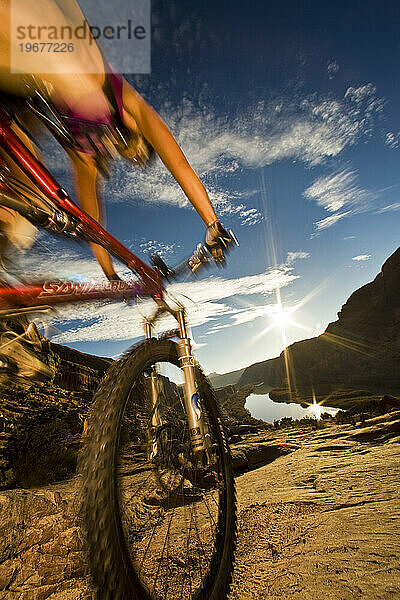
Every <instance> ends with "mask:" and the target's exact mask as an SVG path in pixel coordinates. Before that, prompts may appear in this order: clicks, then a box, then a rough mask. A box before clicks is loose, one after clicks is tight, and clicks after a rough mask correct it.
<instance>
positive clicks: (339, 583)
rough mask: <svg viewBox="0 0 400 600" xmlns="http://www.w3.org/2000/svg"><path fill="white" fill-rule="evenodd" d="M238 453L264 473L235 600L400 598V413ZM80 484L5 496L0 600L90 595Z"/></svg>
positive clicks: (243, 495)
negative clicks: (76, 495)
mask: <svg viewBox="0 0 400 600" xmlns="http://www.w3.org/2000/svg"><path fill="white" fill-rule="evenodd" d="M233 450H234V453H235V455H236V456H238V455H239V454H240V453H242V454H241V455H242V456H245V458H246V460H247V466H248V467H249V466H250V468H252V469H253V470H251V471H247V472H245V473H244V474H242V475H238V477H237V479H236V482H237V490H238V509H239V536H238V549H237V560H236V565H235V572H234V582H233V588H232V592H231V594H230V598H229V600H250V599H257V600H258V599H264V598H265V599H267V598H268V599H272V600H274V599H278V598H279V599H281V598H285V599H286V598H289V599H290V598H293V599H296V600H306V599H307V600H310V599H312V600H319V599H321V600H330V599H332V600H347V599H349V600H350V599H352V600H353V599H358V598H360V599H361V598H362V599H367V600H368V599H371V600H375V599H381V598H382V599H394V598H399V597H400V567H399V553H400V539H399V532H400V516H399V512H400V511H399V509H400V500H399V498H400V466H399V455H400V411H397V412H392V413H389V414H388V415H384V416H382V417H378V418H376V419H370V420H366V421H365V422H363V424H362V426H361V424H359V425H358V426H357V425H356V426H353V425H341V426H338V425H328V424H326V426H325V428H323V429H318V430H312V429H304V430H299V429H294V428H292V429H290V428H289V429H285V430H278V431H273V430H271V431H267V432H263V433H259V434H255V435H249V436H246V438H243V440H242V441H240V442H238V443H236V444H235V445H234V447H233ZM257 457H258V460H257ZM266 461H270V462H268V464H264V466H261V467H259V468H256V467H257V465H259V464H263V463H265V462H266ZM242 467H243V465H242ZM75 483H76V480H71V481H66V482H64V483H60V484H53V485H51V486H47V487H45V488H37V489H29V490H8V491H3V492H0V600H3V599H4V600H8V599H10V600H14V599H15V600H44V599H47V598H50V599H52V600H83V599H85V600H87V599H88V598H89V597H90V593H89V588H88V585H87V580H86V579H85V555H84V552H83V550H82V542H81V539H80V533H79V530H78V528H77V524H76V511H77V506H76V503H75V501H74V486H75Z"/></svg>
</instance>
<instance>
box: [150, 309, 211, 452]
mask: <svg viewBox="0 0 400 600" xmlns="http://www.w3.org/2000/svg"><path fill="white" fill-rule="evenodd" d="M157 304H158V308H157V310H156V312H155V313H154V315H153V316H152V317H150V318H149V319H146V321H145V336H146V338H147V339H150V338H151V337H152V326H153V324H154V323H155V322H156V320H157V319H158V318H159V317H160V316H162V315H163V314H165V313H169V314H171V315H172V316H173V317H174V318H175V319H176V321H177V322H178V331H176V330H175V331H172V332H167V334H166V335H165V338H168V337H172V336H176V335H178V336H179V342H178V344H177V346H178V359H179V366H180V368H181V369H182V371H183V376H184V398H183V405H184V409H185V412H186V415H187V420H188V426H189V432H190V441H191V446H192V450H193V453H194V454H197V455H202V456H204V454H206V455H207V454H208V450H209V448H210V442H211V438H210V433H209V430H208V426H207V423H206V421H205V419H204V416H203V410H202V402H201V398H200V394H199V389H198V386H197V383H196V375H195V362H194V358H193V355H192V345H191V341H190V338H189V337H188V333H187V327H186V322H185V312H184V309H183V307H179V308H178V309H177V310H174V309H172V308H170V307H169V306H168V305H167V304H166V302H165V301H164V300H162V299H160V300H158V301H157ZM149 379H150V385H151V398H152V407H153V413H152V425H153V427H157V426H160V425H162V415H161V414H160V410H159V397H158V394H159V389H158V386H157V380H158V375H157V370H156V366H154V367H153V368H152V371H151V372H150V378H149ZM155 415H157V416H156V417H155ZM157 419H160V420H159V421H157ZM156 423H157V424H156Z"/></svg>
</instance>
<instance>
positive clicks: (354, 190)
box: [303, 169, 381, 232]
mask: <svg viewBox="0 0 400 600" xmlns="http://www.w3.org/2000/svg"><path fill="white" fill-rule="evenodd" d="M303 195H304V197H305V198H307V199H308V200H311V201H313V202H315V203H316V204H317V206H320V207H321V208H323V209H324V210H326V211H327V212H328V213H333V214H332V215H330V216H328V217H325V218H324V219H321V220H319V221H317V222H316V223H315V229H316V231H317V232H319V231H321V230H322V229H327V228H328V227H331V226H332V225H334V224H335V223H337V222H338V221H339V220H340V219H343V218H344V217H348V216H350V215H353V214H356V213H361V212H365V211H367V210H370V209H371V208H372V207H374V205H375V203H376V201H377V199H378V198H379V197H380V196H381V192H380V191H377V192H376V191H370V190H366V189H364V188H363V187H361V186H360V185H359V183H358V177H357V173H356V172H355V171H350V170H349V169H344V170H342V171H338V172H336V173H333V174H330V175H326V176H323V177H319V178H318V179H316V180H315V181H314V182H313V184H312V185H311V186H310V187H308V188H307V189H306V190H305V192H304V194H303ZM343 209H344V210H343Z"/></svg>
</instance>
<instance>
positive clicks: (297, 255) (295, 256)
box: [286, 251, 310, 265]
mask: <svg viewBox="0 0 400 600" xmlns="http://www.w3.org/2000/svg"><path fill="white" fill-rule="evenodd" d="M305 258H310V253H309V252H302V251H299V252H288V253H287V257H286V264H287V265H292V264H293V263H294V262H296V260H304V259H305Z"/></svg>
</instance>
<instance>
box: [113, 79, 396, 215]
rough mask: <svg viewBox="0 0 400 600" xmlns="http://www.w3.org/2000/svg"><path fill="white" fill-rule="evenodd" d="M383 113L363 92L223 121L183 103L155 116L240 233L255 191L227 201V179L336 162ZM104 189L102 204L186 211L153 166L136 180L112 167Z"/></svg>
mask: <svg viewBox="0 0 400 600" xmlns="http://www.w3.org/2000/svg"><path fill="white" fill-rule="evenodd" d="M383 105H384V102H383V100H382V99H380V98H379V97H378V96H377V93H376V89H375V88H374V86H373V85H372V84H367V85H364V86H361V87H358V88H349V89H348V90H347V91H346V93H345V95H344V96H343V97H342V98H323V97H317V96H316V95H313V96H309V97H305V98H304V97H302V98H300V97H299V98H297V99H295V100H293V99H292V98H291V99H289V98H285V97H282V98H280V99H275V100H274V102H259V103H258V104H257V105H255V106H253V107H252V108H249V109H247V110H246V111H245V112H244V113H242V114H241V115H240V116H234V117H230V119H229V120H228V119H224V118H221V117H220V116H217V115H216V114H215V112H214V111H213V110H212V109H211V108H209V107H208V108H204V107H203V108H202V109H201V110H200V109H199V108H198V106H197V105H195V104H194V103H192V102H190V101H188V100H184V101H182V103H181V105H180V106H173V107H172V106H171V105H170V104H168V105H165V106H164V108H163V109H161V113H162V116H163V117H164V119H165V121H166V122H167V123H168V124H169V126H170V128H171V130H172V132H173V133H174V135H175V137H176V138H177V140H178V142H179V144H180V146H181V147H182V149H183V151H184V152H185V154H186V156H187V158H188V160H189V162H190V163H191V164H192V166H193V167H194V169H195V170H196V171H197V172H198V174H199V176H200V177H201V179H202V180H203V181H204V183H205V185H206V188H207V190H208V192H209V194H210V197H211V200H212V201H213V202H214V203H215V204H216V206H217V209H218V210H219V211H221V213H222V214H227V215H232V216H235V217H236V218H238V220H239V221H240V222H241V223H242V224H244V225H252V224H254V223H257V222H258V221H259V220H260V219H262V216H263V215H261V214H260V212H259V210H258V209H257V207H256V206H254V201H253V200H252V197H253V196H254V195H255V193H256V190H247V191H242V190H240V191H239V190H236V191H233V193H232V192H230V193H229V195H228V193H227V187H228V186H227V178H229V177H230V176H231V175H232V174H235V173H237V172H240V171H241V170H243V169H257V168H260V167H264V166H266V165H270V164H272V163H274V162H277V161H282V160H287V159H294V160H301V161H303V162H304V163H305V164H307V165H318V164H321V163H322V162H323V161H324V160H326V159H327V158H330V157H336V156H337V155H338V154H340V152H342V150H343V149H344V148H346V147H348V146H352V145H354V144H355V143H356V142H357V141H358V140H360V139H361V138H362V137H363V136H366V135H367V136H368V135H370V133H371V129H372V126H373V123H374V119H375V117H376V115H378V114H379V113H380V112H381V111H382V108H383ZM110 187H111V193H110V194H108V196H109V197H112V198H114V200H115V201H118V200H122V199H123V200H124V201H125V200H128V201H132V202H142V201H146V202H152V203H156V204H163V203H165V204H173V205H176V206H182V207H183V206H188V201H187V199H186V197H185V196H184V194H183V192H182V191H181V190H180V188H179V186H178V185H177V183H176V182H175V181H174V180H173V178H172V176H171V175H170V174H169V172H168V171H167V169H166V168H165V167H164V165H162V163H161V161H159V160H156V161H155V162H154V163H153V164H152V165H150V166H149V168H148V169H146V170H145V171H143V172H142V171H140V172H139V171H137V170H134V169H127V168H126V165H125V164H123V163H122V162H120V163H118V164H117V165H116V166H115V174H114V177H113V178H112V181H111V185H110ZM229 188H230V189H232V184H231V182H230V185H229ZM249 211H251V212H250V213H249Z"/></svg>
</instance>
